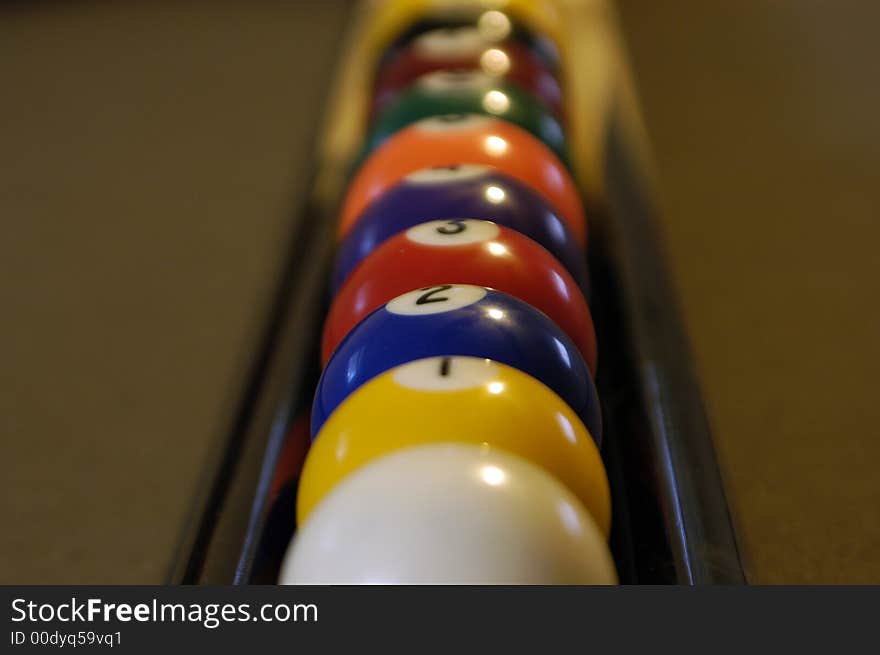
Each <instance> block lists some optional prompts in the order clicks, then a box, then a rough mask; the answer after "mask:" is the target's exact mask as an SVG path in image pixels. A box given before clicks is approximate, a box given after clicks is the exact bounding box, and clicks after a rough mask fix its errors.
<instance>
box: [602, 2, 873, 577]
mask: <svg viewBox="0 0 880 655" xmlns="http://www.w3.org/2000/svg"><path fill="white" fill-rule="evenodd" d="M619 6H620V10H621V14H622V18H623V24H624V28H625V32H626V36H627V40H628V46H629V50H630V54H631V57H632V61H633V64H634V68H635V74H636V78H637V82H638V84H639V90H640V93H641V98H642V104H643V109H644V113H645V117H646V121H647V126H648V130H649V132H650V134H651V139H652V141H653V145H654V149H655V156H656V159H657V164H658V167H659V173H660V191H661V204H662V207H663V211H664V221H665V228H666V233H667V237H668V245H669V254H670V263H671V265H672V268H673V270H674V271H675V273H676V278H677V283H678V287H679V289H680V292H681V296H682V300H683V305H684V309H685V318H686V321H687V323H688V327H689V330H690V334H691V338H692V341H693V346H694V351H695V357H696V361H697V368H698V370H699V372H700V375H701V378H702V381H703V390H704V393H705V396H706V401H707V404H708V409H709V413H710V416H711V418H712V421H713V426H714V428H715V437H716V445H717V448H718V450H719V454H720V457H721V460H722V465H723V467H724V470H725V473H726V475H727V482H728V492H729V496H730V500H731V502H732V504H733V508H734V512H735V519H736V524H737V527H738V531H739V537H740V542H741V545H742V547H743V550H744V553H745V556H746V559H747V565H748V569H749V572H750V578H751V580H752V581H755V582H766V583H858V582H873V583H880V475H878V473H877V463H878V461H880V430H878V425H880V402H878V399H877V388H878V370H880V340H878V337H880V307H878V305H877V300H878V299H880V257H878V255H877V243H878V241H880V214H878V209H880V120H878V117H880V85H878V84H877V76H878V62H880V41H878V40H877V38H876V34H875V30H874V29H873V26H876V25H877V23H878V21H880V5H878V4H877V3H871V2H858V1H857V0H846V1H843V2H835V3H828V2H815V1H809V2H803V1H800V0H787V1H786V2H759V1H757V0H754V1H752V0H750V1H748V2H698V1H690V0H673V1H671V2H643V1H641V0H626V1H624V2H622V3H621V4H620V5H619Z"/></svg>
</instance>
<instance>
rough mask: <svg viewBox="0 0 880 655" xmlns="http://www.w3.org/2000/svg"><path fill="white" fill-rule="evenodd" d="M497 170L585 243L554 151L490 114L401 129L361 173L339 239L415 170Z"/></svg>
mask: <svg viewBox="0 0 880 655" xmlns="http://www.w3.org/2000/svg"><path fill="white" fill-rule="evenodd" d="M456 164H484V165H488V166H494V167H496V168H497V169H498V170H499V171H501V172H503V173H507V174H508V175H510V176H511V177H514V178H516V179H518V180H520V181H521V182H523V183H525V184H527V185H529V186H530V187H531V188H533V189H535V190H536V191H537V192H538V193H540V194H541V195H542V196H544V197H545V198H546V199H547V201H548V202H550V203H551V204H552V205H553V207H554V208H555V209H556V210H557V211H558V213H559V214H560V215H561V216H562V218H563V219H564V220H565V221H566V223H567V224H568V227H569V228H570V229H571V231H572V233H573V234H574V236H575V238H576V239H577V240H578V243H579V244H580V245H581V246H582V247H583V246H585V245H586V241H587V220H586V216H585V215H584V208H583V205H582V204H581V200H580V196H579V195H578V191H577V187H576V186H575V184H574V181H573V180H572V178H571V175H570V174H569V172H568V170H567V169H566V168H565V166H564V165H563V164H562V162H560V161H559V159H558V158H557V157H556V155H554V154H553V153H552V152H551V151H550V149H549V148H548V147H547V146H545V145H544V144H543V143H541V142H540V141H539V140H538V139H536V138H535V137H533V136H532V135H531V134H529V133H528V132H526V131H525V130H523V129H522V128H519V127H517V126H516V125H513V124H512V123H508V122H506V121H502V120H499V119H496V118H492V117H489V116H481V115H476V114H449V115H445V116H435V117H432V118H426V119H424V120H421V121H418V122H417V123H414V124H412V125H410V126H409V127H406V128H404V129H402V130H400V131H399V132H398V133H397V134H395V135H394V136H392V137H391V138H390V139H388V140H387V141H386V142H385V143H384V144H383V145H382V146H381V147H379V148H378V149H377V150H376V151H375V152H373V153H372V154H371V155H370V156H369V157H368V158H367V159H366V161H365V162H364V163H363V165H362V166H361V167H360V169H358V171H357V173H356V174H355V176H354V179H353V180H352V182H351V185H350V186H349V190H348V194H347V195H346V197H345V200H344V201H343V205H342V215H341V218H340V224H339V228H338V235H339V237H340V238H342V237H343V236H344V235H345V234H347V233H348V231H349V230H350V229H351V227H352V225H353V224H354V222H355V220H356V219H357V217H358V215H359V214H360V213H361V212H362V211H363V210H364V209H365V208H366V207H367V205H368V204H369V203H370V202H371V201H373V200H375V199H376V198H377V197H379V196H380V195H381V194H382V193H384V192H385V191H386V190H387V189H388V188H390V187H391V186H392V185H394V184H395V183H397V182H399V181H400V180H401V179H403V177H405V176H406V175H407V174H409V173H412V172H413V171H416V170H419V169H422V168H427V167H431V166H452V165H456Z"/></svg>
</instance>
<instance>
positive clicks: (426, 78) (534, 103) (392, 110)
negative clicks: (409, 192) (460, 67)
mask: <svg viewBox="0 0 880 655" xmlns="http://www.w3.org/2000/svg"><path fill="white" fill-rule="evenodd" d="M442 114H484V115H487V116H494V117H496V118H501V119H503V120H506V121H509V122H511V123H514V124H515V125H517V126H519V127H521V128H523V129H525V130H527V131H528V132H531V133H532V134H533V135H534V136H536V137H537V138H538V139H540V140H541V141H543V142H544V143H545V144H546V145H547V146H548V147H549V148H550V149H551V150H552V151H553V152H554V153H555V154H556V155H557V156H558V157H559V158H560V159H561V160H562V161H563V162H564V163H565V164H566V165H567V164H568V154H567V152H566V140H565V133H564V132H563V129H562V126H561V125H560V123H559V121H558V120H557V119H556V118H555V117H554V116H553V114H552V113H551V112H550V111H549V110H548V109H547V108H546V107H545V106H544V105H543V104H542V103H541V102H540V101H539V100H538V99H537V98H535V97H533V96H532V95H530V94H529V93H528V92H526V91H524V90H523V89H522V88H520V87H519V86H517V85H516V84H514V83H511V82H506V81H504V80H503V79H500V78H498V77H495V76H492V75H487V74H486V73H482V72H478V71H469V70H467V71H436V72H433V73H428V74H426V75H423V76H422V77H420V78H418V80H417V81H416V82H415V83H414V84H412V85H411V86H410V87H409V88H408V89H406V90H405V91H403V92H402V93H400V94H399V95H398V97H397V98H395V99H394V100H393V101H392V102H391V103H390V104H389V105H388V106H387V107H385V109H383V110H382V111H381V112H380V113H379V114H378V115H377V116H376V119H375V121H374V123H373V128H372V130H371V131H370V134H369V136H368V138H367V143H366V151H367V152H371V151H372V150H374V149H375V148H377V147H378V146H380V145H381V144H382V143H383V142H384V141H385V139H387V138H388V137H390V136H391V135H392V134H394V133H395V132H397V131H398V130H400V129H401V128H403V127H406V126H407V125H409V124H411V123H415V122H416V121H419V120H421V119H423V118H428V117H431V116H439V115H442Z"/></svg>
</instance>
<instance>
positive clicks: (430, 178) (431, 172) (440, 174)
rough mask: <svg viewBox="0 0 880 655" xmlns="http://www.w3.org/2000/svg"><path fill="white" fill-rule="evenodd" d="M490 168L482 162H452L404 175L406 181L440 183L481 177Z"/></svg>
mask: <svg viewBox="0 0 880 655" xmlns="http://www.w3.org/2000/svg"><path fill="white" fill-rule="evenodd" d="M490 170H492V169H491V168H490V167H489V166H483V165H482V164H453V165H451V166H433V167H431V168H422V169H420V170H417V171H416V172H414V173H410V174H409V175H407V176H406V178H404V179H406V181H407V182H413V183H415V184H440V183H442V182H460V181H462V180H472V179H475V178H478V177H482V176H483V175H485V174H486V173H488V172H489V171H490Z"/></svg>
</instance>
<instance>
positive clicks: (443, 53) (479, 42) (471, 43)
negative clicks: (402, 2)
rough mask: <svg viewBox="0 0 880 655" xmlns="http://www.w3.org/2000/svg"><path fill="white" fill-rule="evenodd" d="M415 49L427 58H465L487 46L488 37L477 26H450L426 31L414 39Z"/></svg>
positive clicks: (476, 53)
mask: <svg viewBox="0 0 880 655" xmlns="http://www.w3.org/2000/svg"><path fill="white" fill-rule="evenodd" d="M413 47H414V49H415V51H416V52H417V53H418V54H419V55H420V56H422V57H424V58H425V59H430V60H438V59H446V58H449V57H456V58H464V57H469V56H471V57H472V56H475V55H478V54H479V53H480V52H482V51H483V50H485V48H486V38H485V37H484V36H483V35H482V34H481V33H480V30H479V29H477V28H476V27H469V26H465V27H449V28H441V29H436V30H431V31H429V32H425V33H424V34H422V35H421V36H419V37H417V38H416V39H415V40H414V41H413Z"/></svg>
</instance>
